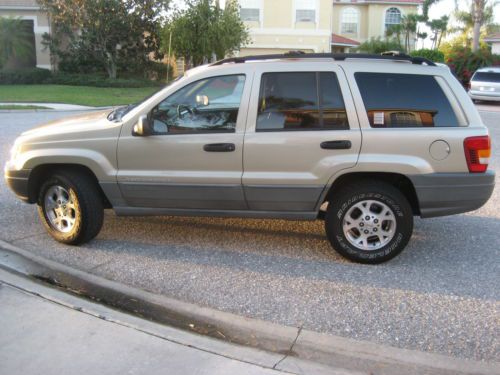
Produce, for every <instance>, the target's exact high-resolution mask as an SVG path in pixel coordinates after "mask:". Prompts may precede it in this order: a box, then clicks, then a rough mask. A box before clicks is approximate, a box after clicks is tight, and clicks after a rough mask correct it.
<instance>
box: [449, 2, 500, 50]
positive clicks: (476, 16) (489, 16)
mask: <svg viewBox="0 0 500 375" xmlns="http://www.w3.org/2000/svg"><path fill="white" fill-rule="evenodd" d="M497 4H498V2H497V1H493V2H491V1H490V3H489V4H487V3H486V1H483V2H482V3H480V4H476V0H473V1H472V2H470V3H469V4H468V6H469V9H470V10H469V11H464V10H458V9H457V10H456V11H455V13H454V16H455V19H456V20H457V21H458V24H459V26H457V27H454V28H452V29H451V30H450V31H451V32H457V31H459V32H461V33H462V35H463V36H464V37H465V40H467V43H471V45H472V49H473V50H477V48H478V47H479V35H480V30H481V26H483V25H485V26H486V27H487V28H488V27H489V26H491V25H493V22H494V15H493V9H494V7H495V5H497ZM456 7H458V4H456Z"/></svg>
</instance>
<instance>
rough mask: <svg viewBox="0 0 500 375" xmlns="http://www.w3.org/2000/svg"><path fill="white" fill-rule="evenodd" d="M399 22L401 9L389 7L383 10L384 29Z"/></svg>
mask: <svg viewBox="0 0 500 375" xmlns="http://www.w3.org/2000/svg"><path fill="white" fill-rule="evenodd" d="M400 23H401V11H400V10H399V9H398V8H389V9H387V11H386V12H385V29H386V30H387V29H388V28H389V27H391V26H392V25H399V24H400Z"/></svg>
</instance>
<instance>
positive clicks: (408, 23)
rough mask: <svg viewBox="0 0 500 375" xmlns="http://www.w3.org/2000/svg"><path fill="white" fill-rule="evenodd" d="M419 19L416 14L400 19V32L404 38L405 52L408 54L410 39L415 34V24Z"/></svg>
mask: <svg viewBox="0 0 500 375" xmlns="http://www.w3.org/2000/svg"><path fill="white" fill-rule="evenodd" d="M420 19H421V17H420V16H419V15H418V14H415V13H410V14H408V15H406V16H403V17H401V29H402V30H401V31H402V32H403V33H404V36H405V51H406V52H410V37H411V36H412V35H414V34H416V32H417V23H418V22H419V21H420Z"/></svg>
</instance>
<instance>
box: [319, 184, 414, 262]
mask: <svg viewBox="0 0 500 375" xmlns="http://www.w3.org/2000/svg"><path fill="white" fill-rule="evenodd" d="M367 200H372V201H376V202H381V203H382V204H384V205H385V206H386V207H388V208H390V209H391V210H392V213H393V217H394V220H393V221H392V223H394V221H395V223H396V224H395V228H394V235H393V237H392V239H390V240H389V239H387V241H389V242H387V243H386V244H385V245H383V246H382V240H380V241H378V244H379V245H378V246H381V247H380V248H376V249H375V248H374V249H362V248H359V247H356V246H355V245H354V244H353V243H352V237H355V235H356V234H359V231H358V232H356V230H357V229H354V231H355V232H354V236H352V235H351V234H352V232H349V231H348V232H349V235H351V240H350V239H349V238H347V237H346V234H345V233H344V230H343V223H344V219H345V218H346V214H348V213H349V210H350V209H351V208H352V210H353V211H351V213H349V215H351V214H352V212H355V210H356V208H355V207H353V206H355V205H356V204H360V202H366V201H367ZM376 202H375V203H374V204H373V206H372V208H373V209H376V208H377V206H380V207H382V205H378V204H377V203H376ZM361 216H363V215H360V217H361ZM347 220H348V218H347ZM359 220H363V221H364V218H360V219H359ZM369 220H372V222H370V224H369V225H370V228H368V227H367V226H366V224H365V223H363V225H365V227H364V228H365V229H370V231H371V230H375V229H373V226H375V224H374V223H373V219H369ZM386 224H391V223H390V222H387V223H386ZM360 225H361V224H360ZM376 225H382V223H380V224H376ZM392 225H393V224H392ZM379 228H380V226H379ZM325 230H326V235H327V237H328V240H329V241H330V243H331V245H332V247H333V248H334V249H335V250H336V251H337V252H338V253H339V254H341V255H342V256H344V257H346V258H348V259H350V260H353V261H355V262H359V263H369V264H377V263H382V262H385V261H387V260H389V259H392V258H394V257H395V256H396V255H398V254H399V253H400V252H401V251H402V250H403V249H404V248H405V247H406V245H407V244H408V241H409V240H410V237H411V235H412V232H413V212H412V209H411V206H410V204H409V203H408V200H407V199H406V197H405V196H404V195H403V194H402V193H401V192H400V191H399V190H398V189H397V188H395V187H394V186H392V185H390V184H387V183H384V182H379V181H376V180H362V181H358V182H356V183H352V184H349V185H346V186H344V187H343V188H342V189H341V190H340V191H338V193H337V194H335V197H333V199H332V201H331V202H330V203H329V205H328V209H327V212H326V219H325ZM377 230H380V229H377ZM380 233H381V232H379V233H378V234H380ZM376 238H377V237H376V233H374V237H370V240H372V239H375V240H373V244H374V246H376V244H377V240H376ZM367 244H368V242H367Z"/></svg>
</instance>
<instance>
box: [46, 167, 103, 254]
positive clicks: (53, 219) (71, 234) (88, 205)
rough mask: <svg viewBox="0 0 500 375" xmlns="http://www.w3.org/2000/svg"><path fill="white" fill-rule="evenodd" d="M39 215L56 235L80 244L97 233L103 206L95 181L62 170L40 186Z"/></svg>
mask: <svg viewBox="0 0 500 375" xmlns="http://www.w3.org/2000/svg"><path fill="white" fill-rule="evenodd" d="M38 215H39V216H40V219H41V220H42V223H43V225H44V226H45V229H46V230H47V232H49V234H50V235H51V236H52V237H53V238H54V239H56V240H57V241H59V242H62V243H66V244H70V245H77V244H81V243H84V242H88V241H90V240H91V239H93V238H94V237H95V236H97V234H98V233H99V231H100V230H101V227H102V223H103V219H104V207H103V203H102V197H101V194H100V191H99V189H98V187H97V186H96V184H95V182H94V181H92V180H91V179H90V178H88V177H87V176H85V175H84V174H81V173H75V172H70V171H65V170H61V171H58V172H56V173H54V174H53V175H52V176H51V177H49V178H48V179H47V180H46V181H45V182H44V183H43V185H42V187H41V188H40V191H39V195H38Z"/></svg>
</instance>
